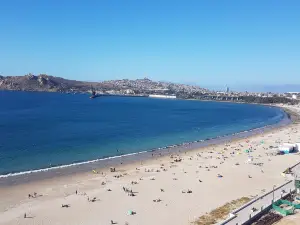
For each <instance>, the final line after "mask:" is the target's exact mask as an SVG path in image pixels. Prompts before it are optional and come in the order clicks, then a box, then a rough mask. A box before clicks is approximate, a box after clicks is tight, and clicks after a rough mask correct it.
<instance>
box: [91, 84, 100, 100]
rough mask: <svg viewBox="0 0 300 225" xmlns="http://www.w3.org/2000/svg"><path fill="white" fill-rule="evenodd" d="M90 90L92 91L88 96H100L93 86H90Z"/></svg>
mask: <svg viewBox="0 0 300 225" xmlns="http://www.w3.org/2000/svg"><path fill="white" fill-rule="evenodd" d="M91 91H92V95H91V96H90V98H97V97H100V95H97V94H96V91H95V89H94V88H93V86H91Z"/></svg>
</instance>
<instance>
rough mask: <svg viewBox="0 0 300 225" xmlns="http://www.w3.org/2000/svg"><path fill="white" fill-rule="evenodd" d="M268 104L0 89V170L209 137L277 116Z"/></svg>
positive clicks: (81, 159) (69, 161)
mask: <svg viewBox="0 0 300 225" xmlns="http://www.w3.org/2000/svg"><path fill="white" fill-rule="evenodd" d="M284 117H285V113H284V112H283V111H282V110H281V109H279V108H275V107H268V106H262V105H252V104H235V103H227V102H201V101H187V100H178V99H176V100H173V99H152V98H146V97H112V96H108V97H107V96H106V97H99V98H96V99H90V98H89V96H88V95H86V94H60V93H37V92H10V91H2V92H0V175H2V176H3V175H7V174H14V173H19V172H23V171H32V170H38V169H43V168H49V167H55V166H61V165H69V164H74V163H75V164H76V163H81V162H85V161H90V160H95V159H103V158H108V157H114V156H118V155H125V154H130V153H137V152H141V151H150V150H153V149H158V148H162V147H165V146H170V145H177V144H181V143H188V142H194V141H198V140H208V139H212V138H215V137H220V136H224V135H230V134H235V133H239V132H242V131H246V130H251V129H255V128H259V127H264V126H267V125H271V124H277V123H278V122H280V121H281V120H282V119H283V118H284Z"/></svg>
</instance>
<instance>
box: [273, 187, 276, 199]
mask: <svg viewBox="0 0 300 225" xmlns="http://www.w3.org/2000/svg"><path fill="white" fill-rule="evenodd" d="M275 187H276V185H273V200H272V203H274V198H275V197H274V192H275Z"/></svg>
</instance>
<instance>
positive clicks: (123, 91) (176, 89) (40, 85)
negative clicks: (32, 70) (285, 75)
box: [0, 74, 300, 104]
mask: <svg viewBox="0 0 300 225" xmlns="http://www.w3.org/2000/svg"><path fill="white" fill-rule="evenodd" d="M224 89H225V90H221V91H212V90H208V89H205V88H201V87H199V86H195V85H186V84H177V83H172V82H161V81H152V80H150V79H148V78H143V79H136V80H129V79H123V80H109V81H102V82H83V81H75V80H67V79H64V78H60V77H54V76H49V75H46V74H40V75H33V74H27V75H24V76H6V77H5V76H0V90H17V91H46V92H63V93H87V92H91V91H92V90H94V91H95V92H96V93H97V94H98V95H122V96H149V95H166V96H168V95H169V96H176V98H181V99H199V100H216V101H237V102H254V103H290V104H295V103H298V99H299V98H300V93H299V92H289V93H271V92H267V93H264V92H247V91H245V92H236V91H231V90H230V88H229V87H226V88H224Z"/></svg>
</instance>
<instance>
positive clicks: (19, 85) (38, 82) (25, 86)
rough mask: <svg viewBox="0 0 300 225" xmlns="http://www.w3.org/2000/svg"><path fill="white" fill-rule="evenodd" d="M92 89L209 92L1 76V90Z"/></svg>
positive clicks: (154, 84)
mask: <svg viewBox="0 0 300 225" xmlns="http://www.w3.org/2000/svg"><path fill="white" fill-rule="evenodd" d="M91 87H93V88H94V89H96V90H97V91H103V92H105V91H119V92H120V91H121V92H122V91H127V92H128V93H135V94H141V93H144V94H149V93H155V92H164V93H167V94H176V93H180V92H184V93H196V92H209V90H207V89H204V88H201V87H199V86H194V85H186V84H176V83H171V82H160V81H152V80H150V79H148V78H144V79H137V80H129V79H123V80H110V81H103V82H89V81H87V82H86V81H77V80H68V79H64V78H61V77H54V76H49V75H46V74H40V75H33V74H28V75H24V76H0V90H18V91H46V92H89V91H90V90H91Z"/></svg>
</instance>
